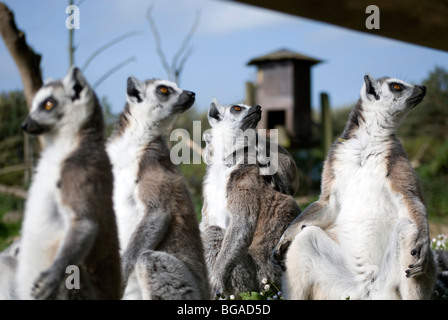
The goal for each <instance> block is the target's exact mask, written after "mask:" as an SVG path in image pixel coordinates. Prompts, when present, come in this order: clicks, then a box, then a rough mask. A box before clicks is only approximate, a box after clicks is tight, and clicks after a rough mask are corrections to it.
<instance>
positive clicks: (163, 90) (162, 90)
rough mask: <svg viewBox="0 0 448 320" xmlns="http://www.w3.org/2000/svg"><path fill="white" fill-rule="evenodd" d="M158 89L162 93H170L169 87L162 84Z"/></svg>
mask: <svg viewBox="0 0 448 320" xmlns="http://www.w3.org/2000/svg"><path fill="white" fill-rule="evenodd" d="M158 90H159V92H160V93H162V94H167V93H168V88H167V87H165V86H160V87H159V88H158Z"/></svg>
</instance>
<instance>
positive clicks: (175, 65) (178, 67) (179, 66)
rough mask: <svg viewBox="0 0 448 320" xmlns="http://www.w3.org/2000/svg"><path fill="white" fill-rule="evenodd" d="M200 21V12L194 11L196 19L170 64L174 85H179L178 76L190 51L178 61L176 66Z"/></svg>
mask: <svg viewBox="0 0 448 320" xmlns="http://www.w3.org/2000/svg"><path fill="white" fill-rule="evenodd" d="M200 20H201V12H200V11H196V18H195V19H194V22H193V25H192V26H191V28H190V31H189V32H188V34H187V36H186V37H185V39H184V41H183V42H182V44H181V46H180V47H179V50H177V52H176V54H175V55H174V57H173V61H172V64H171V70H172V71H173V72H174V74H175V81H176V83H179V80H180V79H179V76H180V74H181V72H182V70H183V68H184V65H185V62H186V61H187V59H188V57H189V56H190V54H191V52H192V51H191V50H188V51H187V53H186V54H185V56H184V58H183V59H182V60H180V63H179V64H178V60H179V59H180V57H181V56H182V54H183V53H184V51H185V50H186V49H187V46H188V43H189V42H190V41H191V38H193V35H194V33H195V32H196V29H197V28H198V26H199V22H200Z"/></svg>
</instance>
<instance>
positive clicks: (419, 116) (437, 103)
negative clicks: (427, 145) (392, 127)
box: [399, 67, 448, 141]
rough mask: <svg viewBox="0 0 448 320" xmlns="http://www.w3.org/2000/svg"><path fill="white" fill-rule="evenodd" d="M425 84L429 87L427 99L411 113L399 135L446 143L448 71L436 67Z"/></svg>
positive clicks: (447, 134) (447, 127) (447, 136)
mask: <svg viewBox="0 0 448 320" xmlns="http://www.w3.org/2000/svg"><path fill="white" fill-rule="evenodd" d="M423 84H424V85H425V86H426V87H427V93H426V97H425V99H423V101H422V103H421V104H420V105H418V106H417V107H416V108H415V109H414V110H412V112H410V114H409V115H408V117H407V119H406V120H405V121H404V123H403V124H402V126H401V129H400V131H399V133H400V134H401V135H403V136H406V137H419V136H427V137H430V138H434V139H437V140H440V141H444V140H446V139H447V138H448V70H445V69H444V68H442V67H435V69H434V70H433V71H432V72H431V73H430V74H429V76H428V78H427V79H426V80H424V81H423Z"/></svg>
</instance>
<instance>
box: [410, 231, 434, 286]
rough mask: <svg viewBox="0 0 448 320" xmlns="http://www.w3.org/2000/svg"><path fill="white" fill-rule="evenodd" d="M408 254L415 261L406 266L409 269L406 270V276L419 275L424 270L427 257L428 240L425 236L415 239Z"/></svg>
mask: <svg viewBox="0 0 448 320" xmlns="http://www.w3.org/2000/svg"><path fill="white" fill-rule="evenodd" d="M410 254H411V256H412V257H413V260H414V261H415V262H414V263H412V264H410V265H409V266H408V268H409V269H407V270H406V277H408V278H413V277H416V276H419V275H420V274H422V273H423V272H424V271H425V270H426V265H427V262H428V259H429V240H427V239H426V237H425V238H424V237H420V238H419V239H417V241H416V243H415V246H414V248H413V249H412V250H411V252H410Z"/></svg>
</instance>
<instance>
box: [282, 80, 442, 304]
mask: <svg viewBox="0 0 448 320" xmlns="http://www.w3.org/2000/svg"><path fill="white" fill-rule="evenodd" d="M425 93H426V88H425V87H423V86H417V85H411V84H408V83H405V82H404V81H401V80H398V79H391V78H381V79H378V80H375V79H374V78H372V77H371V76H369V75H366V76H365V77H364V84H363V86H362V89H361V97H360V99H359V101H358V103H357V104H356V105H355V107H354V108H353V110H352V112H351V114H350V117H349V119H348V123H347V126H346V128H345V130H344V132H343V134H342V136H341V138H339V139H338V140H337V141H336V142H335V143H334V144H333V146H332V148H331V149H330V151H329V153H328V155H327V159H326V162H325V164H324V170H323V173H322V187H321V195H320V198H319V200H318V201H316V202H314V203H313V204H311V205H310V206H309V207H308V208H306V209H305V210H304V212H303V213H302V214H301V216H300V217H299V218H297V219H296V220H295V221H294V223H293V224H291V226H290V227H289V228H288V230H287V231H286V232H285V234H284V235H283V236H282V238H281V240H280V241H279V243H278V245H277V246H276V249H275V252H274V257H275V258H276V259H277V260H283V258H284V257H283V256H284V255H286V261H285V265H286V272H285V273H284V286H283V289H284V290H285V296H286V297H287V298H290V299H306V298H313V299H319V298H326V299H344V298H347V297H350V298H351V299H427V298H430V296H431V294H432V292H433V286H434V280H435V263H434V258H433V254H432V251H431V250H430V241H429V230H428V221H427V214H426V208H425V205H424V202H423V199H422V193H421V190H420V187H419V183H418V178H417V175H416V174H415V173H414V171H413V169H412V167H411V165H410V163H409V161H408V159H407V156H406V153H405V151H404V150H403V147H402V145H401V143H400V142H399V140H398V139H397V137H396V135H395V132H396V130H397V128H398V126H399V124H400V122H401V120H402V119H403V118H404V117H405V116H406V114H407V113H408V112H409V111H410V110H412V109H413V108H414V107H415V106H416V105H417V104H419V103H420V101H422V99H423V97H424V96H425ZM288 247H289V249H288Z"/></svg>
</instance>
